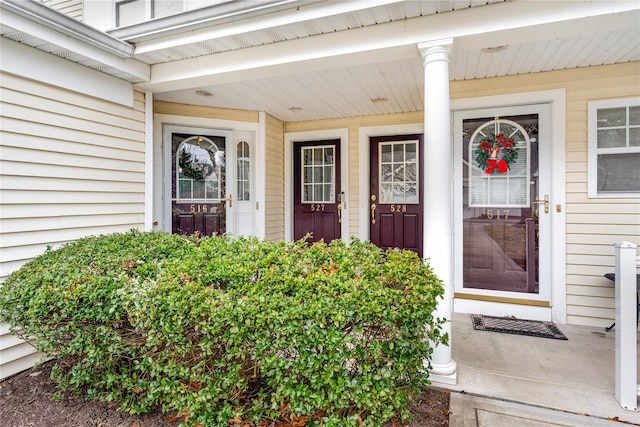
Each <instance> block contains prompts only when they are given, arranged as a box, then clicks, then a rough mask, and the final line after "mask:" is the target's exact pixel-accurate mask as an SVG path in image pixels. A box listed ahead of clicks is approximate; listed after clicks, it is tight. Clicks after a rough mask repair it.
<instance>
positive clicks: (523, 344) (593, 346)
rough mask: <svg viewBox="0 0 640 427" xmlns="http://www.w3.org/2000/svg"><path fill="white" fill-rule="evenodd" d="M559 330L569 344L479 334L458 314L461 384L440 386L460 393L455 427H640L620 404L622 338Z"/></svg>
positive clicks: (455, 348)
mask: <svg viewBox="0 0 640 427" xmlns="http://www.w3.org/2000/svg"><path fill="white" fill-rule="evenodd" d="M557 326H558V327H559V328H560V330H561V331H562V332H563V333H564V334H565V336H566V337H567V338H568V341H561V340H553V339H546V338H536V337H528V336H519V335H510V334H502V333H496V332H487V331H476V330H474V329H473V326H472V323H471V318H470V315H468V314H460V313H456V314H454V315H453V324H452V336H453V339H452V343H451V344H452V354H453V360H454V361H455V362H456V363H457V372H458V374H457V375H458V377H457V385H455V386H452V385H448V384H440V383H436V382H433V384H432V385H433V386H434V387H440V388H446V389H450V390H452V394H451V406H450V409H451V411H452V414H451V415H450V422H451V426H452V427H456V426H465V427H466V426H498V425H504V426H525V425H526V426H545V425H554V426H557V425H566V426H590V425H613V426H615V425H618V426H620V425H623V424H620V423H614V422H613V421H607V419H616V417H617V420H620V421H623V422H628V423H633V424H638V425H640V412H637V411H636V412H633V411H628V410H625V409H623V408H622V407H621V406H620V405H619V404H618V402H617V401H616V400H615V377H614V376H615V331H614V330H612V331H611V332H605V329H604V328H594V327H586V326H575V325H557ZM639 335H640V332H639ZM639 338H640V337H639ZM639 342H640V340H639ZM638 354H640V351H639V353H638ZM638 372H640V363H638ZM456 392H461V393H456Z"/></svg>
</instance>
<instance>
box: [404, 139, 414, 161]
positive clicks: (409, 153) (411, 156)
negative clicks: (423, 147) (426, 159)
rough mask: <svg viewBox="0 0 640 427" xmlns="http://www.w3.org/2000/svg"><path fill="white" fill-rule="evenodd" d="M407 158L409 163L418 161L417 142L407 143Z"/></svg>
mask: <svg viewBox="0 0 640 427" xmlns="http://www.w3.org/2000/svg"><path fill="white" fill-rule="evenodd" d="M406 160H407V163H409V162H415V161H416V144H415V143H411V144H407V145H406Z"/></svg>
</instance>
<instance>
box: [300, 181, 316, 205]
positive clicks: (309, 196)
mask: <svg viewBox="0 0 640 427" xmlns="http://www.w3.org/2000/svg"><path fill="white" fill-rule="evenodd" d="M302 201H303V202H312V201H313V185H310V184H307V185H305V186H304V194H303V196H302Z"/></svg>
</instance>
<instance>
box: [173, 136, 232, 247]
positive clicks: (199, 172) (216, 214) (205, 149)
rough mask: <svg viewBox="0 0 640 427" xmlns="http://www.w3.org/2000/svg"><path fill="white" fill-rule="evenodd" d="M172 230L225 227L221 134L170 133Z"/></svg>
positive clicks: (186, 231) (216, 230)
mask: <svg viewBox="0 0 640 427" xmlns="http://www.w3.org/2000/svg"><path fill="white" fill-rule="evenodd" d="M171 165H172V167H171V169H172V170H171V172H172V185H171V212H172V214H171V217H172V226H171V231H172V232H173V233H180V234H189V235H190V234H194V233H197V234H199V235H202V236H210V235H213V234H224V233H225V231H226V220H225V218H226V213H225V211H226V206H225V204H226V203H225V202H226V199H225V137H223V136H207V135H189V134H179V133H173V134H172V135H171Z"/></svg>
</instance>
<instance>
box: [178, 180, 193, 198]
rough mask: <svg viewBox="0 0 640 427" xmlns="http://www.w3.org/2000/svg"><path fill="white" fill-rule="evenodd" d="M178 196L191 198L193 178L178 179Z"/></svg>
mask: <svg viewBox="0 0 640 427" xmlns="http://www.w3.org/2000/svg"><path fill="white" fill-rule="evenodd" d="M178 198H185V199H190V198H191V180H190V179H180V180H178Z"/></svg>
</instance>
